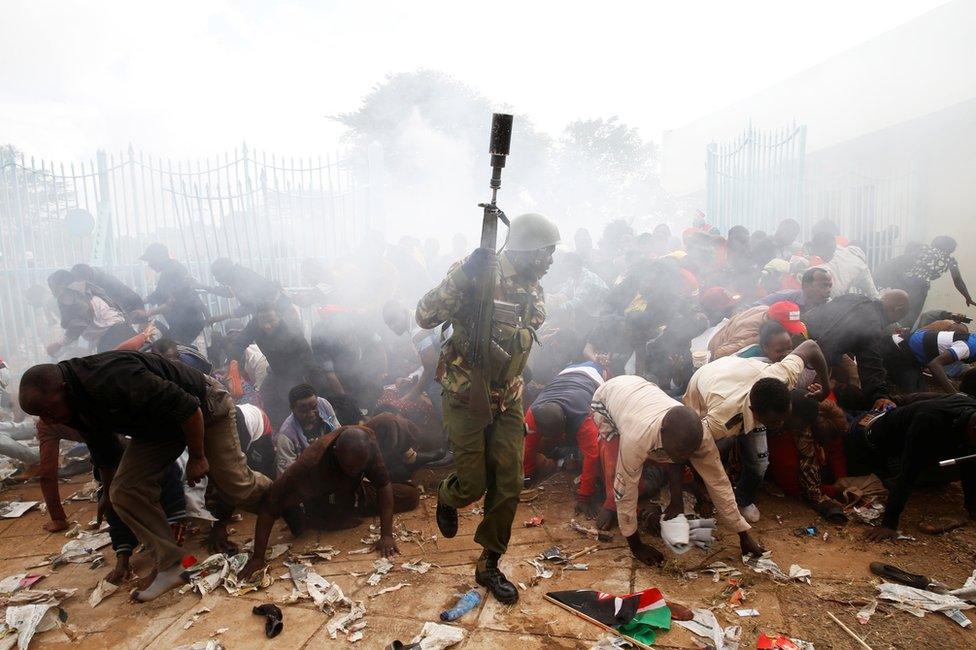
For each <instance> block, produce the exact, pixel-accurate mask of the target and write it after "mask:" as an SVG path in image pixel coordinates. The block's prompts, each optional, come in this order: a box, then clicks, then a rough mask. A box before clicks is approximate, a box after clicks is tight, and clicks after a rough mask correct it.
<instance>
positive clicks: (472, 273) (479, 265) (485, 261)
mask: <svg viewBox="0 0 976 650" xmlns="http://www.w3.org/2000/svg"><path fill="white" fill-rule="evenodd" d="M497 266H498V256H497V255H495V251H493V250H491V249H488V248H476V249H474V251H473V252H472V253H471V255H469V256H468V259H466V260H465V261H464V265H463V268H464V274H465V275H467V276H468V277H469V278H477V277H481V276H482V275H484V274H486V273H488V272H489V271H494V270H495V268H496V267H497Z"/></svg>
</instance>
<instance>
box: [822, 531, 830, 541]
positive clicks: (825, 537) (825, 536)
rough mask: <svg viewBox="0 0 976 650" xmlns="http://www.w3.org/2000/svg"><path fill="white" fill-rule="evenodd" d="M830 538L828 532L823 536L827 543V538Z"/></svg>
mask: <svg viewBox="0 0 976 650" xmlns="http://www.w3.org/2000/svg"><path fill="white" fill-rule="evenodd" d="M828 537H830V533H828V532H827V531H826V530H825V531H824V534H823V541H825V542H826V541H827V538H828Z"/></svg>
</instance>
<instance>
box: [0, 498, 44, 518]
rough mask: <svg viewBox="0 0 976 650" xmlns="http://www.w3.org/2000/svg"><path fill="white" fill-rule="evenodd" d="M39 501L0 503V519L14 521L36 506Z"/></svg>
mask: <svg viewBox="0 0 976 650" xmlns="http://www.w3.org/2000/svg"><path fill="white" fill-rule="evenodd" d="M38 503H40V501H0V517H3V518H4V519H16V518H17V517H23V516H24V514H25V513H26V512H27V511H28V510H30V509H31V508H33V507H34V506H36V505H37V504H38Z"/></svg>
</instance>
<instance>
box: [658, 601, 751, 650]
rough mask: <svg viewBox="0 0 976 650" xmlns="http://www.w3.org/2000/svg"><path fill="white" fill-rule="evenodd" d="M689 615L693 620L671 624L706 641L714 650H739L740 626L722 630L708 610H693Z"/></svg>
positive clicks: (731, 626)
mask: <svg viewBox="0 0 976 650" xmlns="http://www.w3.org/2000/svg"><path fill="white" fill-rule="evenodd" d="M691 613H692V614H693V615H694V618H692V619H691V620H690V621H672V623H674V624H676V625H680V626H681V627H683V628H685V629H686V630H688V631H689V632H691V633H692V634H695V635H697V636H700V637H703V638H705V639H708V640H709V641H711V642H712V645H713V646H714V647H715V650H738V649H739V639H740V638H741V637H742V628H741V627H740V626H738V625H730V626H729V627H725V628H723V627H722V625H721V624H719V622H718V619H716V618H715V614H713V613H712V612H711V610H708V609H693V610H691Z"/></svg>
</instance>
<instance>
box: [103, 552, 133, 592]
mask: <svg viewBox="0 0 976 650" xmlns="http://www.w3.org/2000/svg"><path fill="white" fill-rule="evenodd" d="M123 557H124V558H125V559H124V560H123ZM131 578H132V569H131V568H130V567H129V558H128V556H119V557H118V559H117V560H116V562H115V568H114V569H112V571H111V572H110V573H109V574H108V575H107V576H105V581H106V582H111V583H112V584H113V585H115V586H119V585H121V584H122V583H124V582H125V581H126V580H129V579H131Z"/></svg>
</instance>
